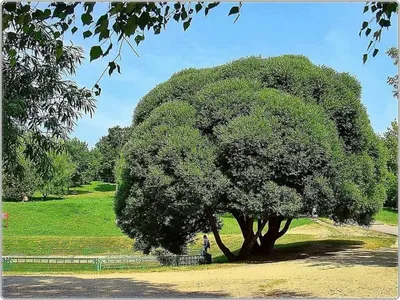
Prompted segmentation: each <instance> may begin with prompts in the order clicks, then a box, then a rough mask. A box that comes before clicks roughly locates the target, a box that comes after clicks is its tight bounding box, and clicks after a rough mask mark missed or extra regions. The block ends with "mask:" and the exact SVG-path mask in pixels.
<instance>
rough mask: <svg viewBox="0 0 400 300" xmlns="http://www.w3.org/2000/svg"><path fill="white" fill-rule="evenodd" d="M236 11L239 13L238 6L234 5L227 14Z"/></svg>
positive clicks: (232, 13) (235, 12)
mask: <svg viewBox="0 0 400 300" xmlns="http://www.w3.org/2000/svg"><path fill="white" fill-rule="evenodd" d="M237 13H239V6H234V7H232V8H231V10H230V11H229V14H228V16H230V15H234V14H237Z"/></svg>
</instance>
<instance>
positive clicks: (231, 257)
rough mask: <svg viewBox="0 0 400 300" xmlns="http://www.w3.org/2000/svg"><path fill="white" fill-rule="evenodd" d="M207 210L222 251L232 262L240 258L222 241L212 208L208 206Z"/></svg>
mask: <svg viewBox="0 0 400 300" xmlns="http://www.w3.org/2000/svg"><path fill="white" fill-rule="evenodd" d="M205 212H206V215H207V217H208V220H209V221H210V225H211V230H212V232H213V234H214V237H215V241H216V243H217V245H218V247H219V248H220V249H221V251H222V253H224V254H225V256H226V257H227V258H228V260H229V261H230V262H232V261H236V260H238V257H236V256H235V255H234V254H233V253H232V252H231V251H230V250H229V249H228V248H227V247H226V246H225V245H224V243H223V242H222V240H221V237H220V235H219V232H218V228H217V223H216V220H215V218H214V216H213V214H212V211H211V208H210V207H207V206H206V207H205Z"/></svg>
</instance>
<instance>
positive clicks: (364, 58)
mask: <svg viewBox="0 0 400 300" xmlns="http://www.w3.org/2000/svg"><path fill="white" fill-rule="evenodd" d="M367 59H368V54H364V55H363V64H365V63H366V61H367Z"/></svg>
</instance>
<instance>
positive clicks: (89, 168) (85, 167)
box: [66, 138, 97, 186]
mask: <svg viewBox="0 0 400 300" xmlns="http://www.w3.org/2000/svg"><path fill="white" fill-rule="evenodd" d="M66 148H67V153H68V154H69V155H70V157H71V160H72V161H73V163H74V164H75V166H76V168H75V172H74V173H73V174H72V176H71V185H72V186H79V185H82V184H88V183H90V182H91V181H92V180H93V179H94V178H95V176H96V172H97V168H96V167H95V165H97V162H94V160H95V159H97V157H95V156H94V154H93V153H92V152H91V151H89V148H88V144H87V143H86V142H82V141H80V140H79V139H77V138H73V139H70V140H68V141H67V142H66Z"/></svg>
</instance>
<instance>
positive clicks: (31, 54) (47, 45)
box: [2, 3, 95, 175]
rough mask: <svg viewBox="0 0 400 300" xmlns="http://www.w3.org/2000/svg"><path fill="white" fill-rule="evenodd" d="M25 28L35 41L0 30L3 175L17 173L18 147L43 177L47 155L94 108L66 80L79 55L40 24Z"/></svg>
mask: <svg viewBox="0 0 400 300" xmlns="http://www.w3.org/2000/svg"><path fill="white" fill-rule="evenodd" d="M3 5H4V4H3ZM10 5H21V4H16V3H14V4H10ZM3 16H4V15H3ZM3 21H4V22H6V20H5V19H3ZM18 22H20V21H18ZM24 24H27V26H29V27H30V28H33V29H34V32H35V34H34V35H35V36H33V35H32V32H31V31H23V30H15V28H14V27H12V26H11V27H9V30H4V29H3V40H2V41H3V48H2V54H3V59H2V67H3V73H2V74H3V97H2V107H3V112H2V113H3V119H2V128H3V135H2V142H3V148H2V149H3V169H5V170H6V171H8V173H10V172H18V171H19V170H20V169H21V168H19V167H18V166H17V165H18V160H16V159H15V158H16V156H15V153H16V152H17V149H19V148H20V147H22V148H23V149H24V155H25V157H26V158H27V159H29V160H30V161H32V162H33V163H34V164H35V166H36V168H38V169H41V170H42V171H43V172H48V170H44V169H45V168H47V167H49V166H50V164H49V159H48V156H47V153H48V152H51V151H55V152H58V153H59V152H61V151H63V150H65V149H64V148H63V143H60V141H62V140H66V139H67V138H68V135H69V134H70V133H71V131H72V129H73V127H74V125H75V121H76V120H77V119H78V118H79V117H81V115H82V114H83V113H90V114H91V113H92V112H93V111H94V108H95V105H94V100H93V98H92V97H91V93H90V91H88V90H87V89H84V88H80V87H79V86H78V85H77V84H76V83H75V82H73V81H70V80H66V79H65V76H69V75H72V74H74V72H75V69H76V67H77V65H79V64H80V63H81V62H82V59H83V56H82V49H81V48H80V47H76V46H65V45H63V43H62V41H61V40H59V39H56V38H55V37H54V36H53V30H54V28H53V27H51V26H49V25H47V24H45V23H44V22H43V21H38V20H34V19H33V20H28V19H24ZM33 29H32V30H33ZM10 175H11V174H10ZM14 175H15V174H14Z"/></svg>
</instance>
